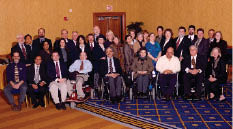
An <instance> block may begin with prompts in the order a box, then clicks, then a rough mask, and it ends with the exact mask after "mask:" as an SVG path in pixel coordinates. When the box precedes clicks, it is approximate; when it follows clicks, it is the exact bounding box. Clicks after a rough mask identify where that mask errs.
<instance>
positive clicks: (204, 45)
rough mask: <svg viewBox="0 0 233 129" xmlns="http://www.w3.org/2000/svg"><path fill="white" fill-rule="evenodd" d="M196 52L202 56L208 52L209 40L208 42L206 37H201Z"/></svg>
mask: <svg viewBox="0 0 233 129" xmlns="http://www.w3.org/2000/svg"><path fill="white" fill-rule="evenodd" d="M196 41H197V40H196ZM196 41H195V42H196ZM195 42H194V43H193V44H192V45H194V44H195ZM198 54H199V55H202V56H205V57H207V56H208V54H209V42H208V40H207V39H205V38H202V40H201V42H200V43H199V45H198Z"/></svg>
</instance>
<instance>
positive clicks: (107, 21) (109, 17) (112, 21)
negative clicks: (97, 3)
mask: <svg viewBox="0 0 233 129" xmlns="http://www.w3.org/2000/svg"><path fill="white" fill-rule="evenodd" d="M95 25H98V26H99V27H100V30H101V33H102V34H103V35H106V32H107V31H108V30H112V31H113V33H114V34H115V35H116V36H118V37H119V38H120V39H122V40H123V39H124V37H125V32H126V29H125V13H116V12H108V13H94V14H93V26H95Z"/></svg>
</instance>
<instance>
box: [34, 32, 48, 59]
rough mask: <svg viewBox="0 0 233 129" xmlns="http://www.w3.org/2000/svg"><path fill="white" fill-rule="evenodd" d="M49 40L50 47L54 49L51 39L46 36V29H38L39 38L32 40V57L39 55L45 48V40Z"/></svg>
mask: <svg viewBox="0 0 233 129" xmlns="http://www.w3.org/2000/svg"><path fill="white" fill-rule="evenodd" d="M44 41H47V42H48V43H49V49H50V50H52V42H51V40H50V39H48V38H45V29H44V28H39V29H38V38H37V39H34V40H33V42H32V59H34V58H35V57H36V56H38V55H39V52H40V50H42V49H43V42H44Z"/></svg>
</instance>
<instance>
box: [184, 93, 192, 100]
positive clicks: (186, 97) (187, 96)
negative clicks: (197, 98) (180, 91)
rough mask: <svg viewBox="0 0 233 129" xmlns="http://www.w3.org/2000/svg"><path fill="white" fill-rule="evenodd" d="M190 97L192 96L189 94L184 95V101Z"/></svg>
mask: <svg viewBox="0 0 233 129" xmlns="http://www.w3.org/2000/svg"><path fill="white" fill-rule="evenodd" d="M191 96H192V95H191V94H185V95H184V99H186V100H187V99H190V98H191Z"/></svg>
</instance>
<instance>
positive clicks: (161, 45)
mask: <svg viewBox="0 0 233 129" xmlns="http://www.w3.org/2000/svg"><path fill="white" fill-rule="evenodd" d="M165 40H166V39H165V38H163V39H162V40H161V42H160V47H161V50H162V53H161V56H163V55H165V54H166V52H167V49H168V48H169V47H173V48H174V50H175V48H176V46H175V45H174V44H175V43H174V40H173V38H171V39H170V40H169V41H168V42H167V44H166V45H165V46H164V44H165Z"/></svg>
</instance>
